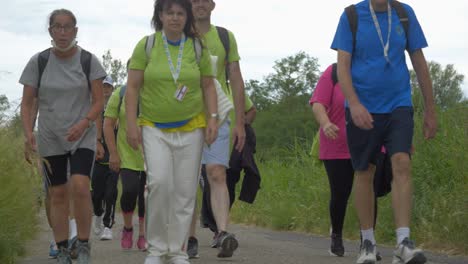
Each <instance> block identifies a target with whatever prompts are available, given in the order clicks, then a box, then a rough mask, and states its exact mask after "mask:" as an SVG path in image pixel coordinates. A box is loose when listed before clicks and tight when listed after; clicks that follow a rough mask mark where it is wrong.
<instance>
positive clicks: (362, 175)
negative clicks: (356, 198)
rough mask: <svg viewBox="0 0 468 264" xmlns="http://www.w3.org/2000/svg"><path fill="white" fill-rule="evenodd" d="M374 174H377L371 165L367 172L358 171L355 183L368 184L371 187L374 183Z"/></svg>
mask: <svg viewBox="0 0 468 264" xmlns="http://www.w3.org/2000/svg"><path fill="white" fill-rule="evenodd" d="M374 173H375V166H374V165H369V168H368V169H367V170H365V171H357V172H356V177H355V179H354V180H355V181H356V183H357V184H360V185H362V184H366V185H369V186H371V185H372V184H373V182H374Z"/></svg>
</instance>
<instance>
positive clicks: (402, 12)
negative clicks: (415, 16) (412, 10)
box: [391, 0, 409, 49]
mask: <svg viewBox="0 0 468 264" xmlns="http://www.w3.org/2000/svg"><path fill="white" fill-rule="evenodd" d="M391 5H392V8H394V9H395V11H396V13H397V15H398V18H399V19H400V23H401V25H402V26H403V29H404V30H405V35H406V49H408V32H409V20H408V12H406V9H405V7H404V6H403V5H402V4H401V2H399V1H397V0H393V1H391Z"/></svg>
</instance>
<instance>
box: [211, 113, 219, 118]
mask: <svg viewBox="0 0 468 264" xmlns="http://www.w3.org/2000/svg"><path fill="white" fill-rule="evenodd" d="M210 117H211V118H216V119H219V115H218V113H211V115H210Z"/></svg>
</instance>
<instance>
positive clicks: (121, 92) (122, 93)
mask: <svg viewBox="0 0 468 264" xmlns="http://www.w3.org/2000/svg"><path fill="white" fill-rule="evenodd" d="M126 90H127V85H124V86H122V88H120V91H119V106H118V107H117V117H118V116H119V115H120V107H121V106H122V102H123V98H124V96H125V91H126Z"/></svg>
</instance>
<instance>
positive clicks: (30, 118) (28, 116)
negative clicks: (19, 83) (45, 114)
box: [20, 85, 38, 164]
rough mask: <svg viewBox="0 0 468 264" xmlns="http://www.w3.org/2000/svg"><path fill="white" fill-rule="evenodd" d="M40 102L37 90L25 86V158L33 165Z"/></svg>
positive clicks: (23, 119) (23, 121) (22, 114)
mask: <svg viewBox="0 0 468 264" xmlns="http://www.w3.org/2000/svg"><path fill="white" fill-rule="evenodd" d="M37 108H38V102H37V98H36V90H35V88H34V87H31V86H26V85H25V86H24V88H23V98H22V100H21V112H20V115H21V122H22V124H23V133H24V137H25V143H24V158H25V160H26V161H27V162H29V163H31V164H32V161H31V153H32V152H35V151H36V149H37V146H36V139H35V137H34V134H33V129H34V127H33V126H34V124H33V123H34V120H35V119H36V116H37Z"/></svg>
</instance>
